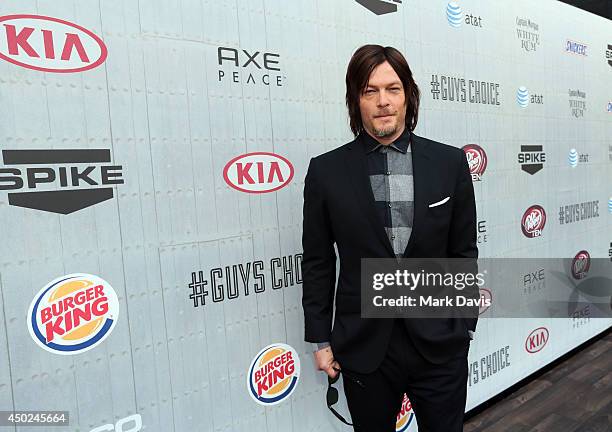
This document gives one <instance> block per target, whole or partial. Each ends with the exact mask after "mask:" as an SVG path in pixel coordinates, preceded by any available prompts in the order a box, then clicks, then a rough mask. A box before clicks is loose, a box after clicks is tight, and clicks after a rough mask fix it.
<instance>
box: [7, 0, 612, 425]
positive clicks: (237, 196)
mask: <svg viewBox="0 0 612 432" xmlns="http://www.w3.org/2000/svg"><path fill="white" fill-rule="evenodd" d="M365 43H378V44H383V45H392V46H395V47H397V48H399V49H400V50H401V51H402V52H403V53H404V54H405V56H406V57H407V59H408V61H409V63H410V65H411V68H412V70H413V72H414V73H415V77H416V81H417V83H418V84H419V86H420V88H421V92H422V105H421V111H420V122H419V125H418V128H417V130H416V132H417V133H418V134H420V135H423V136H426V137H429V138H432V139H435V140H438V141H442V142H445V143H448V144H450V145H454V146H457V147H461V148H464V150H465V151H466V152H467V153H468V156H469V159H470V163H471V166H472V173H473V180H474V187H475V190H476V198H477V208H478V244H479V247H480V252H481V256H483V257H522V258H529V257H574V256H577V255H578V256H579V258H580V259H581V260H584V259H586V258H589V257H591V258H607V257H612V198H611V196H612V24H611V23H610V21H607V20H605V19H603V18H600V17H597V16H594V15H591V14H588V13H585V12H583V11H580V10H578V9H575V8H573V7H570V6H567V5H565V4H562V3H558V2H555V1H552V0H547V1H538V2H534V1H527V0H523V1H507V2H491V1H484V0H480V1H479V0H465V1H452V2H447V1H442V0H436V1H429V0H420V1H417V0H414V1H411V0H403V1H400V0H388V1H383V0H357V1H355V0H333V1H328V0H325V1H324V0H316V1H312V0H292V1H286V0H248V1H247V0H234V1H229V0H217V1H214V0H208V1H207V0H164V1H161V0H149V1H136V0H100V1H93V0H79V1H75V0H54V1H50V0H37V1H34V0H19V1H16V0H10V1H4V2H2V4H0V102H1V103H0V147H1V150H2V160H1V161H0V163H1V165H0V226H1V227H2V230H1V233H2V236H1V239H2V241H1V242H0V294H1V295H0V306H1V307H0V410H9V411H30V410H45V411H51V410H60V411H68V412H69V419H70V425H69V426H58V427H54V428H53V430H57V431H85V432H90V431H96V432H99V431H117V432H119V431H123V432H134V431H138V430H145V429H146V430H150V431H161V432H167V431H215V432H216V431H228V432H229V431H232V432H233V431H270V432H271V431H283V432H284V431H300V432H301V431H340V430H347V428H346V427H345V426H343V425H342V424H340V423H339V422H338V421H337V420H336V419H335V418H334V417H333V416H332V415H331V414H330V413H329V412H328V410H327V407H326V406H325V387H326V385H327V380H326V377H325V376H324V375H323V374H322V373H318V372H315V370H314V366H313V363H312V356H311V345H310V344H307V343H305V342H303V316H302V310H301V280H302V279H301V278H302V275H301V270H300V263H301V257H302V255H301V222H302V220H301V212H302V191H303V179H304V176H305V170H306V168H307V165H308V162H309V159H310V157H312V156H315V155H318V154H320V153H322V152H324V151H327V150H330V149H332V148H335V147H338V146H340V145H342V144H343V143H345V142H347V141H349V140H351V138H352V136H351V134H350V131H349V128H348V120H347V114H346V109H345V106H344V91H345V87H344V76H345V72H346V66H347V64H348V61H349V58H350V56H351V55H352V53H353V52H354V50H355V49H356V48H357V47H359V46H361V45H362V44H365ZM585 253H586V255H585ZM611 259H612V258H611ZM610 264H611V265H612V262H611V263H610ZM543 274H544V273H543V272H542V271H540V269H533V271H530V272H529V273H528V274H525V275H517V278H518V280H520V281H521V284H522V285H521V289H522V291H523V292H522V295H524V296H525V299H526V301H528V300H529V297H530V296H533V295H535V296H537V295H538V292H539V291H540V290H541V289H542V287H543V286H545V284H546V283H547V281H546V278H545V277H544V276H543ZM493 296H494V293H493ZM591 312H592V311H591V309H590V308H589V307H588V306H586V307H582V308H580V309H578V310H575V311H570V312H569V313H568V317H567V319H555V320H552V319H539V320H538V319H495V320H494V319H489V320H486V319H482V320H481V321H480V323H479V327H478V332H477V335H476V339H475V340H474V341H473V343H472V347H471V350H470V356H469V364H470V371H469V383H468V385H469V400H468V409H469V408H472V407H474V406H477V405H478V404H480V403H482V402H484V401H486V400H487V399H489V398H490V397H492V396H493V395H495V394H497V393H499V392H500V391H502V390H504V389H505V388H508V387H509V386H511V385H512V384H513V383H515V382H517V381H518V380H520V379H521V378H523V377H525V376H527V375H528V374H530V373H531V372H533V371H536V370H537V369H539V368H541V367H542V366H544V365H546V364H547V363H549V362H551V361H552V360H554V359H555V358H557V357H559V356H560V355H562V354H563V353H565V352H567V351H569V350H570V349H572V348H573V347H575V346H576V345H578V344H580V343H581V342H583V341H585V340H587V339H589V338H590V337H592V336H593V335H595V334H597V333H599V332H601V331H603V330H605V329H606V328H608V327H609V326H610V325H611V323H612V321H611V320H610V319H595V318H594V317H592V316H591V315H592V314H591ZM339 409H340V410H341V411H343V412H344V413H345V414H347V411H346V405H343V404H342V403H341V404H340V406H339ZM29 420H30V421H32V422H35V421H37V420H36V419H34V418H30V419H29ZM46 420H49V419H48V418H47V419H46ZM38 421H41V420H40V419H39V420H38ZM51 421H57V422H59V421H61V419H60V418H59V417H56V419H55V420H51ZM7 430H13V429H12V428H8V429H7ZM14 430H15V431H27V430H33V431H37V430H40V428H35V427H32V426H16V427H14ZM397 430H398V431H407V430H409V431H416V430H417V420H416V419H415V417H414V415H413V412H412V410H411V407H410V404H409V401H405V404H404V406H403V408H402V412H401V413H400V414H399V416H398V427H397Z"/></svg>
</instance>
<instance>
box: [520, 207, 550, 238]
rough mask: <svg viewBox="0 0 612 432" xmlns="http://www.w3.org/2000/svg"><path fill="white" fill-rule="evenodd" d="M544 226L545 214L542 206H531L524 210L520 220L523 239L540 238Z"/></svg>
mask: <svg viewBox="0 0 612 432" xmlns="http://www.w3.org/2000/svg"><path fill="white" fill-rule="evenodd" d="M544 225H546V212H545V211H544V208H542V206H539V205H532V206H531V207H529V208H528V209H527V210H525V213H524V214H523V218H522V219H521V229H522V231H523V234H524V235H525V237H528V238H534V237H540V236H541V235H542V230H543V229H544Z"/></svg>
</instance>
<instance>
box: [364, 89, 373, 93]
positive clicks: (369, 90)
mask: <svg viewBox="0 0 612 432" xmlns="http://www.w3.org/2000/svg"><path fill="white" fill-rule="evenodd" d="M365 92H366V94H371V93H374V90H372V89H368V90H366V91H365Z"/></svg>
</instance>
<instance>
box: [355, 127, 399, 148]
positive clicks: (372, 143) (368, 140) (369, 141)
mask: <svg viewBox="0 0 612 432" xmlns="http://www.w3.org/2000/svg"><path fill="white" fill-rule="evenodd" d="M361 134H362V135H363V138H364V139H363V142H364V149H365V152H366V154H370V153H372V152H373V151H376V150H379V149H380V147H382V146H383V145H384V144H381V143H379V142H378V141H376V139H374V137H372V136H371V135H370V134H369V133H367V132H366V131H365V130H363V131H362V132H361ZM410 137H411V134H410V130H409V129H408V128H404V132H402V134H401V135H400V136H399V137H397V139H396V140H395V141H393V142H392V143H391V144H389V147H391V148H392V149H395V150H396V151H399V152H400V153H406V152H407V151H408V146H409V145H410Z"/></svg>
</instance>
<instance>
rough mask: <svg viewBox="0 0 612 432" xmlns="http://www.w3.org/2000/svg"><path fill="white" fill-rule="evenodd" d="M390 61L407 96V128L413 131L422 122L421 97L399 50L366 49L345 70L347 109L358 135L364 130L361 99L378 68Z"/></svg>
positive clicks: (360, 49)
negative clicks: (420, 112)
mask: <svg viewBox="0 0 612 432" xmlns="http://www.w3.org/2000/svg"><path fill="white" fill-rule="evenodd" d="M385 61H388V62H389V64H390V65H391V67H392V68H393V70H395V73H397V75H398V76H399V78H400V80H401V81H402V85H403V87H404V94H405V95H406V127H407V128H408V129H409V130H410V131H413V130H414V129H415V128H416V125H417V121H418V118H419V101H420V98H421V94H420V92H419V88H418V86H417V85H416V83H415V82H414V78H412V71H411V70H410V67H409V66H408V62H407V61H406V59H405V58H404V56H403V55H402V53H400V52H399V51H398V50H397V49H395V48H393V47H383V46H381V45H364V46H362V47H361V48H359V49H358V50H357V51H355V53H354V54H353V57H351V61H350V62H349V65H348V68H347V70H346V107H347V108H348V112H349V118H350V125H351V130H352V131H353V134H354V135H358V134H359V133H360V132H361V131H362V130H363V123H362V121H361V111H360V110H359V97H360V96H361V94H362V93H363V91H364V90H365V88H366V86H367V84H368V80H369V79H370V75H371V74H372V71H373V70H374V68H376V66H378V65H380V64H382V63H384V62H385Z"/></svg>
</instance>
